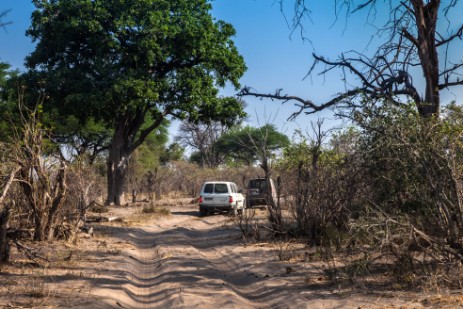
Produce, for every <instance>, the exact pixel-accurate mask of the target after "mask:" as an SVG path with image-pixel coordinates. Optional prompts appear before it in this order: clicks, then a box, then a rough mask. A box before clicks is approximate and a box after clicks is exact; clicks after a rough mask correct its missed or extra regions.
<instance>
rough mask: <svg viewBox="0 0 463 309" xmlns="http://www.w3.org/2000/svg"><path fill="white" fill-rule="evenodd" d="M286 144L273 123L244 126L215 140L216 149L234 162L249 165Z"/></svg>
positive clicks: (287, 142)
mask: <svg viewBox="0 0 463 309" xmlns="http://www.w3.org/2000/svg"><path fill="white" fill-rule="evenodd" d="M288 145H289V139H288V137H287V136H286V135H284V134H283V133H280V132H278V131H277V129H276V128H275V126H274V125H271V124H266V125H264V126H262V127H260V128H254V127H250V126H246V127H244V128H239V129H235V130H232V131H230V132H228V133H226V134H224V135H222V136H221V137H220V138H219V139H218V140H217V142H216V149H217V151H218V152H220V153H223V154H226V156H227V157H228V158H229V159H231V160H233V161H235V162H242V163H244V164H245V165H251V164H253V163H254V162H256V161H257V160H261V159H262V158H264V157H270V156H271V154H273V153H274V152H275V151H277V150H279V149H282V148H284V147H286V146H288Z"/></svg>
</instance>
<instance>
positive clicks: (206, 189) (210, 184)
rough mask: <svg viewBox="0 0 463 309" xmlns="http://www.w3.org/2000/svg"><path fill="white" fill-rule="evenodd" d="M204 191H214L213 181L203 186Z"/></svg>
mask: <svg viewBox="0 0 463 309" xmlns="http://www.w3.org/2000/svg"><path fill="white" fill-rule="evenodd" d="M203 191H204V193H213V192H214V184H213V183H207V184H206V185H205V186H204V190H203Z"/></svg>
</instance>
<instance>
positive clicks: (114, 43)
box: [26, 0, 246, 126]
mask: <svg viewBox="0 0 463 309" xmlns="http://www.w3.org/2000/svg"><path fill="white" fill-rule="evenodd" d="M33 2H34V4H35V5H36V7H37V10H36V11H35V12H34V13H33V15H32V25H31V27H30V29H29V30H28V31H27V34H28V35H29V36H30V37H31V38H32V39H33V40H34V41H35V42H37V45H36V49H35V51H34V52H33V53H32V54H31V55H30V56H29V57H27V59H26V61H27V66H28V67H29V68H31V69H32V71H33V72H34V73H35V74H36V78H38V79H39V80H41V81H43V82H45V84H44V87H45V89H46V92H47V94H49V96H50V102H52V103H54V104H53V105H54V106H59V109H60V113H65V114H72V115H75V116H76V117H78V118H79V119H81V121H82V122H84V121H85V120H86V119H88V118H95V119H96V121H100V120H103V121H104V122H105V123H106V124H107V125H108V126H114V125H115V124H117V123H119V122H121V121H125V120H126V119H132V118H133V117H134V115H136V114H138V113H147V112H149V113H151V115H152V118H153V119H158V118H159V117H161V116H165V115H172V116H174V117H178V118H182V119H183V118H188V119H191V120H193V121H195V120H198V119H200V118H201V117H204V118H211V117H212V118H214V117H216V118H220V119H221V120H223V121H233V120H234V119H235V118H236V117H242V116H244V113H243V111H242V108H241V104H240V103H239V102H237V101H236V100H234V99H232V98H219V97H218V90H217V87H223V86H225V84H226V82H227V81H230V82H231V83H232V84H233V85H234V86H236V87H238V86H239V83H238V79H239V78H240V77H241V75H242V74H243V73H244V71H245V69H246V67H245V65H244V61H243V59H242V57H241V56H240V55H239V53H238V52H237V49H236V47H235V46H234V43H233V41H232V40H231V39H230V37H231V36H233V35H234V34H235V30H234V29H233V27H232V26H231V25H229V24H227V23H225V22H223V21H217V22H215V21H214V20H213V19H212V17H211V16H210V14H209V10H210V9H211V5H210V4H209V3H208V2H207V1H205V0H194V1H187V0H176V1H159V0H156V1H154V0H137V1H125V0H109V1H108V0H106V1H102V0H96V1H90V0H76V1H44V0H35V1H33Z"/></svg>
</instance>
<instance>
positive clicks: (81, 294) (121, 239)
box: [0, 203, 463, 309]
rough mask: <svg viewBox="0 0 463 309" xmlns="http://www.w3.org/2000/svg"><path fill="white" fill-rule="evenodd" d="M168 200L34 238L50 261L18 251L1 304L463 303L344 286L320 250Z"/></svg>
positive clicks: (0, 285) (2, 280) (4, 273)
mask: <svg viewBox="0 0 463 309" xmlns="http://www.w3.org/2000/svg"><path fill="white" fill-rule="evenodd" d="M165 208H167V209H169V210H170V212H171V215H168V216H162V217H160V218H159V217H157V218H155V217H151V216H150V215H145V214H142V212H141V207H140V205H139V206H130V207H114V208H111V211H110V213H107V214H106V216H120V217H123V218H124V222H109V223H96V224H95V225H94V228H95V237H94V238H81V239H80V241H79V243H78V244H76V245H69V244H67V243H65V242H53V243H30V244H29V245H30V246H33V247H34V250H37V251H38V252H39V253H40V254H41V255H42V256H45V257H46V258H47V261H48V262H44V261H42V260H37V261H38V264H35V263H31V262H30V261H29V260H27V259H25V258H24V255H23V254H21V253H19V252H13V257H12V263H10V264H8V265H3V266H2V267H0V308H97V309H98V308H220V309H223V308H424V307H426V308H463V301H462V300H463V297H462V296H461V293H458V294H457V295H455V297H454V298H449V297H447V296H445V297H443V296H442V297H441V296H439V295H437V294H435V293H434V294H431V295H429V294H428V295H425V294H416V293H412V292H405V291H387V290H384V289H377V288H376V287H375V286H365V287H364V288H362V287H360V288H359V287H358V286H356V287H353V286H351V285H350V284H349V283H348V282H347V283H345V282H344V283H343V286H336V285H334V284H333V282H332V281H331V280H329V279H328V278H327V276H326V268H324V267H326V262H323V261H321V260H320V258H318V259H317V258H307V257H308V256H306V255H305V254H306V252H308V250H315V249H313V248H305V247H304V245H303V244H297V243H292V244H291V246H292V248H294V250H293V249H291V251H288V252H289V253H290V256H289V258H288V256H286V257H285V258H282V253H285V254H286V253H288V252H287V251H285V250H286V249H287V247H284V248H285V250H283V251H282V248H283V247H282V246H287V245H288V244H287V243H285V244H278V243H272V242H270V241H268V242H266V241H262V242H259V243H247V244H245V243H244V242H243V241H242V240H241V234H240V231H239V228H238V226H237V224H236V222H235V221H234V219H233V218H231V217H228V216H225V215H218V214H217V215H213V216H207V217H199V214H198V211H197V206H195V205H192V204H188V203H184V204H183V205H177V206H165ZM134 214H135V216H136V218H138V219H136V220H135V219H134V217H133V216H134ZM258 214H259V215H260V216H261V217H265V212H264V211H258ZM137 216H138V217H137ZM140 217H142V218H141V219H140ZM126 219H127V220H126ZM129 219H130V220H129Z"/></svg>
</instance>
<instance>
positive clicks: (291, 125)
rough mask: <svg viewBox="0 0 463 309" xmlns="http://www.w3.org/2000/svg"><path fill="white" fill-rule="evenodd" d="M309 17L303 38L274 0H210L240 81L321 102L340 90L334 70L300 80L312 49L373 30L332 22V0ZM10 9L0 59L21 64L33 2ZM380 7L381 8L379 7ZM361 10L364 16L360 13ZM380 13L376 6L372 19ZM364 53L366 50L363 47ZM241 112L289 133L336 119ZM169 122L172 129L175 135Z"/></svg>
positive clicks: (331, 53) (268, 108) (259, 105)
mask: <svg viewBox="0 0 463 309" xmlns="http://www.w3.org/2000/svg"><path fill="white" fill-rule="evenodd" d="M286 3H288V6H286V7H285V10H286V16H287V18H288V19H290V18H291V17H292V12H291V8H292V7H291V5H289V4H292V3H293V0H286ZM311 3H312V7H311V9H312V14H311V20H307V21H306V23H305V33H304V35H305V36H307V37H308V38H310V41H303V40H302V39H301V36H300V34H299V33H298V32H295V33H293V34H292V35H291V29H290V27H288V23H287V21H286V20H285V17H284V15H283V14H282V12H281V11H280V7H279V4H278V1H276V0H214V1H213V2H212V5H213V7H214V9H213V12H212V14H213V16H214V17H215V18H216V19H221V20H224V21H226V22H229V23H231V24H232V25H233V26H234V27H235V29H236V31H237V34H236V37H235V38H234V40H235V43H236V45H237V47H238V50H239V51H240V53H241V54H242V55H243V56H244V59H245V61H246V64H247V67H248V71H247V72H246V73H245V75H244V76H243V78H242V80H241V83H242V85H243V86H244V85H246V86H250V87H252V88H254V89H255V90H257V91H260V92H274V91H275V90H276V89H279V88H283V93H287V94H290V95H297V96H300V97H303V98H310V99H311V100H312V101H315V102H323V101H325V100H328V99H330V98H331V97H332V96H333V95H334V94H336V93H337V92H340V91H342V90H343V89H344V85H343V83H342V82H341V81H340V75H339V72H333V73H331V74H329V75H327V76H326V77H321V76H317V75H315V76H312V77H310V78H307V79H304V77H305V76H306V74H307V72H308V70H309V68H310V66H311V64H312V56H311V55H312V52H313V51H316V52H317V53H318V54H322V55H324V56H326V57H330V58H331V59H334V58H336V56H337V55H339V54H340V53H341V52H343V51H349V50H353V49H356V50H360V51H364V49H365V48H366V47H367V45H368V42H369V39H370V37H371V35H372V34H373V33H374V31H375V29H374V28H373V27H372V26H371V25H370V24H368V23H367V22H366V18H365V14H366V12H361V13H356V14H355V15H354V16H352V17H351V18H348V19H345V18H340V20H338V21H337V22H335V16H334V14H333V12H334V7H333V5H334V4H333V3H334V1H312V2H311ZM6 9H11V11H10V12H9V14H8V16H7V18H6V20H5V21H12V24H10V25H8V26H7V27H6V29H4V30H2V29H0V46H1V48H0V61H4V62H8V63H10V64H11V65H12V66H13V67H17V68H22V64H23V60H24V57H25V56H26V55H28V54H29V53H30V52H31V51H32V50H33V45H32V43H31V41H30V39H29V38H27V37H26V36H25V31H26V29H27V28H28V27H29V23H30V14H31V12H32V11H33V10H34V6H33V5H32V3H31V2H30V1H29V0H2V2H1V5H0V11H2V10H6ZM383 12H384V11H383ZM362 14H363V15H362ZM381 18H384V14H383V15H381V11H379V12H378V15H377V16H376V20H375V21H376V22H378V21H380V20H381ZM366 52H368V50H366ZM234 93H235V91H234V89H231V88H227V89H224V90H223V94H224V95H233V94H234ZM246 101H247V103H248V105H247V108H246V111H247V112H248V114H249V116H250V118H249V119H248V123H249V124H251V125H253V126H259V125H263V124H265V123H267V122H270V123H273V124H274V125H275V126H276V127H277V128H278V129H279V130H280V131H281V132H284V133H286V134H287V135H288V136H290V137H291V135H292V134H293V132H294V130H295V129H301V130H303V131H310V123H311V121H316V120H317V119H318V118H325V119H326V120H325V127H326V128H329V127H331V126H333V125H335V124H337V122H335V121H334V120H333V116H332V114H331V112H330V111H325V112H322V113H319V114H316V115H310V116H305V115H301V116H299V117H298V118H297V119H296V121H293V122H287V120H286V119H287V118H288V117H289V116H290V115H291V114H292V113H293V112H294V111H296V108H295V107H294V106H293V105H292V103H291V102H287V103H285V104H284V105H282V104H281V102H273V101H270V100H264V101H261V100H259V99H256V98H251V97H248V98H246ZM177 127H178V124H174V125H173V127H172V132H171V134H176V130H177Z"/></svg>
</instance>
